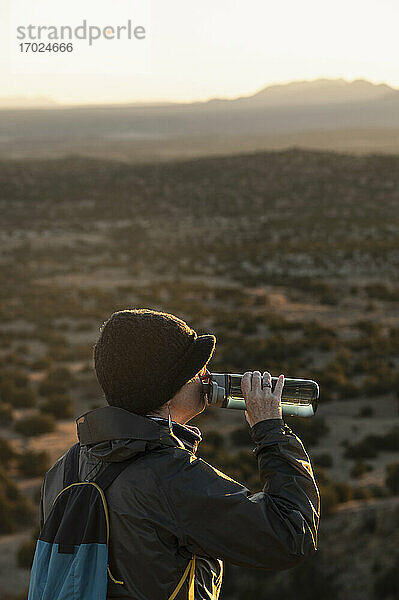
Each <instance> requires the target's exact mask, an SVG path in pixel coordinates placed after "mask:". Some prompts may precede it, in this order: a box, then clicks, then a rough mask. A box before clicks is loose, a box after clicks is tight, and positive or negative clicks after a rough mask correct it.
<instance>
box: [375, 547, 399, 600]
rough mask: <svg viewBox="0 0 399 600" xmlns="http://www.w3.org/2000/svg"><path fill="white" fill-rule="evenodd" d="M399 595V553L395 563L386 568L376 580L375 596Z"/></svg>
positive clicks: (390, 596) (391, 596)
mask: <svg viewBox="0 0 399 600" xmlns="http://www.w3.org/2000/svg"><path fill="white" fill-rule="evenodd" d="M398 596H399V554H397V555H396V557H395V559H394V562H393V564H392V565H391V566H390V567H388V568H387V569H385V570H384V571H383V572H382V573H381V575H379V576H378V577H377V578H376V580H375V582H374V597H375V598H376V600H381V599H384V598H388V599H389V598H398Z"/></svg>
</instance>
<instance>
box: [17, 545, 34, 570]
mask: <svg viewBox="0 0 399 600" xmlns="http://www.w3.org/2000/svg"><path fill="white" fill-rule="evenodd" d="M35 549H36V541H34V540H25V541H24V542H22V544H21V545H20V546H19V548H18V551H17V564H18V566H19V567H20V568H21V569H30V568H31V566H32V562H33V557H34V554H35Z"/></svg>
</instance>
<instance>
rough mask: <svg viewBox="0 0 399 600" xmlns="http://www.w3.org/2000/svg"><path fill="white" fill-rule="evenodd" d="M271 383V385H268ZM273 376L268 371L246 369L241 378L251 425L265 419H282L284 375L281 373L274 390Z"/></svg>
mask: <svg viewBox="0 0 399 600" xmlns="http://www.w3.org/2000/svg"><path fill="white" fill-rule="evenodd" d="M267 384H269V385H267ZM271 384H272V377H271V375H270V373H269V372H268V371H265V372H264V373H263V377H262V376H261V374H260V371H253V372H252V371H246V372H245V373H244V375H243V376H242V379H241V390H242V393H243V396H244V400H245V404H246V406H247V410H246V411H245V418H246V420H247V421H248V423H249V425H250V427H253V426H254V425H255V423H258V422H259V421H264V420H265V419H281V418H282V410H281V394H282V392H283V387H284V375H280V376H279V378H278V380H277V382H276V386H275V388H274V391H273V392H272V388H271Z"/></svg>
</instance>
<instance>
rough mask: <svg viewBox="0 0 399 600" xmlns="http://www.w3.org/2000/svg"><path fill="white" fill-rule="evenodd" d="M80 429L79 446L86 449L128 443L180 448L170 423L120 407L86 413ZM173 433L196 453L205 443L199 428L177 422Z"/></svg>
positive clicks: (106, 407)
mask: <svg viewBox="0 0 399 600" xmlns="http://www.w3.org/2000/svg"><path fill="white" fill-rule="evenodd" d="M76 425H77V435H78V438H79V442H80V444H81V445H85V446H86V445H87V446H88V445H92V444H98V443H101V442H105V441H111V440H127V439H129V440H132V439H133V440H143V441H146V442H159V443H162V444H165V445H173V446H177V445H178V442H177V441H176V439H174V437H173V436H171V435H170V434H169V430H168V420H167V419H163V418H156V419H155V418H150V417H144V416H141V415H136V414H134V413H131V412H129V411H127V410H125V409H123V408H118V407H116V406H101V407H100V408H96V409H94V410H91V411H88V412H86V413H83V414H82V415H80V416H79V417H78V418H77V419H76ZM173 433H174V435H175V436H177V437H178V438H179V439H180V440H181V441H182V442H183V444H184V446H185V447H187V448H188V449H189V450H192V451H193V452H195V450H196V449H197V446H198V444H199V443H200V442H201V440H202V437H201V432H200V430H199V429H198V428H197V427H190V426H185V425H180V424H179V423H175V422H173Z"/></svg>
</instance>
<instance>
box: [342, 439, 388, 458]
mask: <svg viewBox="0 0 399 600" xmlns="http://www.w3.org/2000/svg"><path fill="white" fill-rule="evenodd" d="M379 448H380V446H379V437H378V436H377V435H367V436H366V437H364V438H363V439H362V440H360V442H358V443H357V444H348V446H347V448H346V450H345V452H344V458H354V459H361V458H375V457H376V456H377V454H378V450H379Z"/></svg>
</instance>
